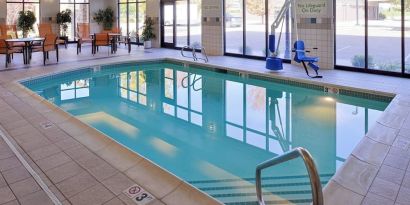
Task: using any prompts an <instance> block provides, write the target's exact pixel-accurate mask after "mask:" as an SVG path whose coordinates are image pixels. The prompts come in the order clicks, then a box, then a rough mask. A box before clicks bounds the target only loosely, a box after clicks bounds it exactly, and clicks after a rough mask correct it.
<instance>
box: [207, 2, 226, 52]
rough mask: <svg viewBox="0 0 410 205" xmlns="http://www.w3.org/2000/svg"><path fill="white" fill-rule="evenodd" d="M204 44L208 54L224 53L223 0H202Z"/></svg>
mask: <svg viewBox="0 0 410 205" xmlns="http://www.w3.org/2000/svg"><path fill="white" fill-rule="evenodd" d="M202 46H203V47H204V48H205V50H206V52H207V54H208V55H224V41H223V1H221V0H202Z"/></svg>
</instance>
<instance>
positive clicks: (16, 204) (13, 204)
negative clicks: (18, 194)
mask: <svg viewBox="0 0 410 205" xmlns="http://www.w3.org/2000/svg"><path fill="white" fill-rule="evenodd" d="M2 205H20V204H19V202H18V201H17V200H14V201H10V202H7V203H5V204H2Z"/></svg>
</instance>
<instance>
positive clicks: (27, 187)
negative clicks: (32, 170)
mask: <svg viewBox="0 0 410 205" xmlns="http://www.w3.org/2000/svg"><path fill="white" fill-rule="evenodd" d="M10 188H11V190H12V191H13V193H14V194H15V195H16V197H17V198H18V199H21V198H23V197H25V196H27V195H29V194H31V193H34V192H37V191H40V190H41V188H40V186H39V185H38V184H37V182H36V181H35V180H34V179H33V178H32V177H29V178H27V179H24V180H22V181H18V182H15V183H13V184H10Z"/></svg>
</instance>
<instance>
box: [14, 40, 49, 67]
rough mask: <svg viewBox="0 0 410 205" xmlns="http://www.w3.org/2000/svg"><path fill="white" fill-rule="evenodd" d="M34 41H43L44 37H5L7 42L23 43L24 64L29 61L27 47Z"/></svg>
mask: <svg viewBox="0 0 410 205" xmlns="http://www.w3.org/2000/svg"><path fill="white" fill-rule="evenodd" d="M36 41H44V38H13V39H6V42H7V43H24V47H23V60H24V64H29V63H30V58H29V48H30V45H31V43H32V42H36Z"/></svg>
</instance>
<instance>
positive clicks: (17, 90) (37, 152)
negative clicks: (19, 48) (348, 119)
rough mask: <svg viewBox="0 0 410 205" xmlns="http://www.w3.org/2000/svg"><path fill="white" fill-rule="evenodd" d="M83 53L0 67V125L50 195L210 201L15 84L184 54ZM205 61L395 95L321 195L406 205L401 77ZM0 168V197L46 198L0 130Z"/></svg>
mask: <svg viewBox="0 0 410 205" xmlns="http://www.w3.org/2000/svg"><path fill="white" fill-rule="evenodd" d="M86 52H87V51H86V50H84V51H83V54H81V55H80V56H79V57H77V56H76V55H75V50H74V49H73V48H72V47H71V48H69V49H68V51H67V50H64V51H62V53H63V54H62V55H61V56H63V60H62V62H60V64H58V65H57V64H53V65H49V66H46V67H42V66H41V63H39V62H41V60H40V61H38V62H36V61H35V62H33V63H32V65H31V67H30V68H29V69H21V68H20V67H22V65H21V64H18V65H17V63H16V65H12V66H11V69H9V70H7V71H2V72H0V113H1V115H0V125H1V127H2V129H3V132H4V133H6V135H7V137H8V138H7V139H10V140H11V141H12V142H13V144H14V145H15V146H16V147H17V149H18V150H19V151H20V153H22V155H23V157H24V159H25V160H26V161H27V162H28V163H29V164H30V166H31V167H32V168H33V169H34V170H35V171H36V173H37V174H38V175H39V176H40V177H41V179H42V181H44V182H45V184H47V185H48V187H49V188H50V190H51V191H52V192H53V193H54V195H55V196H56V197H57V198H58V199H59V200H60V201H61V202H62V203H63V204H122V203H123V204H134V202H132V201H131V200H130V199H129V198H127V197H126V196H125V195H124V194H123V193H122V191H123V190H124V189H126V188H128V187H129V186H131V185H133V184H135V183H138V184H140V185H141V186H143V187H144V188H145V189H146V190H148V191H150V192H151V193H152V194H153V195H154V196H155V197H156V198H157V199H158V200H156V201H155V202H154V203H153V204H218V202H216V201H214V200H213V199H211V198H209V197H207V196H206V195H205V194H203V193H201V192H198V191H197V190H196V189H194V188H192V187H191V186H189V185H187V184H186V183H184V182H182V181H181V180H179V179H178V178H176V177H175V176H172V175H170V174H169V173H167V172H165V171H163V170H161V169H159V168H158V167H156V166H155V165H153V164H152V163H150V162H149V161H148V160H145V159H143V158H142V157H140V156H137V155H136V154H134V153H132V152H130V151H128V150H127V149H125V148H123V147H122V146H120V145H118V144H117V143H115V142H113V141H111V140H110V139H108V138H106V137H105V136H104V135H102V134H101V133H99V132H98V131H96V130H94V129H92V128H90V127H88V126H86V125H84V124H83V123H82V122H80V121H79V120H77V119H75V118H73V117H72V116H70V115H69V114H67V113H65V112H63V111H62V110H60V109H59V108H57V107H55V106H54V105H52V104H50V103H48V102H46V101H45V100H43V99H41V98H40V97H38V96H36V95H33V93H30V92H28V91H27V89H25V88H23V87H22V86H20V85H19V84H18V83H17V82H16V81H18V80H21V79H26V78H30V77H33V76H39V75H45V74H51V73H56V72H62V71H65V70H71V69H74V68H81V67H86V66H90V65H95V64H110V63H116V62H123V61H131V60H143V59H158V58H175V59H183V60H189V59H185V58H181V57H180V54H179V51H176V50H169V49H151V50H150V51H149V52H145V51H144V50H139V49H135V50H134V51H133V53H132V54H131V55H128V54H126V52H125V51H123V50H120V52H119V54H117V56H112V57H106V56H107V54H106V53H104V52H101V53H104V54H99V55H97V56H96V57H92V56H91V55H89V54H88V53H89V52H87V54H85V53H86ZM51 56H52V55H51ZM51 56H50V57H51ZM17 58H18V57H17ZM34 58H37V56H34ZM38 58H40V57H39V56H38ZM93 58H97V59H93ZM15 60H16V59H15ZM2 63H3V64H4V59H1V60H0V65H1V64H2ZM208 64H209V65H213V66H215V67H220V65H223V66H224V67H227V68H231V69H235V70H240V71H243V72H252V73H256V74H262V75H269V76H274V77H276V78H281V79H292V80H296V81H299V82H304V83H314V84H321V85H328V86H335V87H344V88H346V87H347V88H349V89H350V88H351V89H354V88H355V89H357V90H362V91H363V90H367V92H371V93H378V94H383V95H387V96H395V97H394V99H393V101H392V103H391V104H390V105H389V106H388V108H387V109H386V111H385V112H384V114H383V115H382V117H381V118H380V119H378V120H377V124H376V125H375V126H374V127H372V128H371V129H370V131H369V133H368V134H367V135H366V136H365V137H364V138H363V139H362V141H361V142H360V143H359V145H358V146H357V147H356V148H355V150H354V152H353V153H352V155H351V156H350V157H349V158H348V160H347V161H346V162H345V164H344V165H343V166H342V167H341V168H340V169H339V170H338V172H337V173H336V175H335V176H334V177H333V178H332V180H331V181H330V182H329V184H328V185H327V186H326V187H325V189H324V196H325V203H326V204H330V205H338V204H343V205H346V204H349V205H355V204H371V205H377V204H383V205H388V204H392V205H393V204H396V205H399V204H400V205H405V204H410V166H409V161H410V149H409V147H410V117H409V114H410V90H409V89H407V88H408V87H410V79H402V78H394V77H386V76H377V75H370V74H363V73H353V72H345V71H337V70H324V71H322V72H321V74H322V75H323V76H324V78H323V79H309V78H307V77H306V75H305V73H304V71H303V70H302V69H301V68H299V67H295V66H292V65H285V67H286V69H285V71H283V72H280V73H270V72H268V71H267V70H265V69H264V62H263V61H255V60H248V59H240V58H232V57H221V56H220V57H210V62H209V63H208ZM13 67H14V68H13ZM0 173H1V175H0V204H52V202H51V200H50V198H49V197H48V196H47V195H46V193H45V192H44V191H43V190H42V189H41V188H40V187H39V186H38V184H37V183H36V181H35V180H34V179H33V177H32V176H31V175H30V174H28V172H26V171H25V168H24V167H23V166H22V165H21V163H20V161H19V160H18V159H17V158H16V156H15V155H14V153H13V152H11V150H10V149H9V148H8V146H7V145H6V144H5V142H4V141H3V140H2V139H1V138H0ZM23 185H24V186H23Z"/></svg>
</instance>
